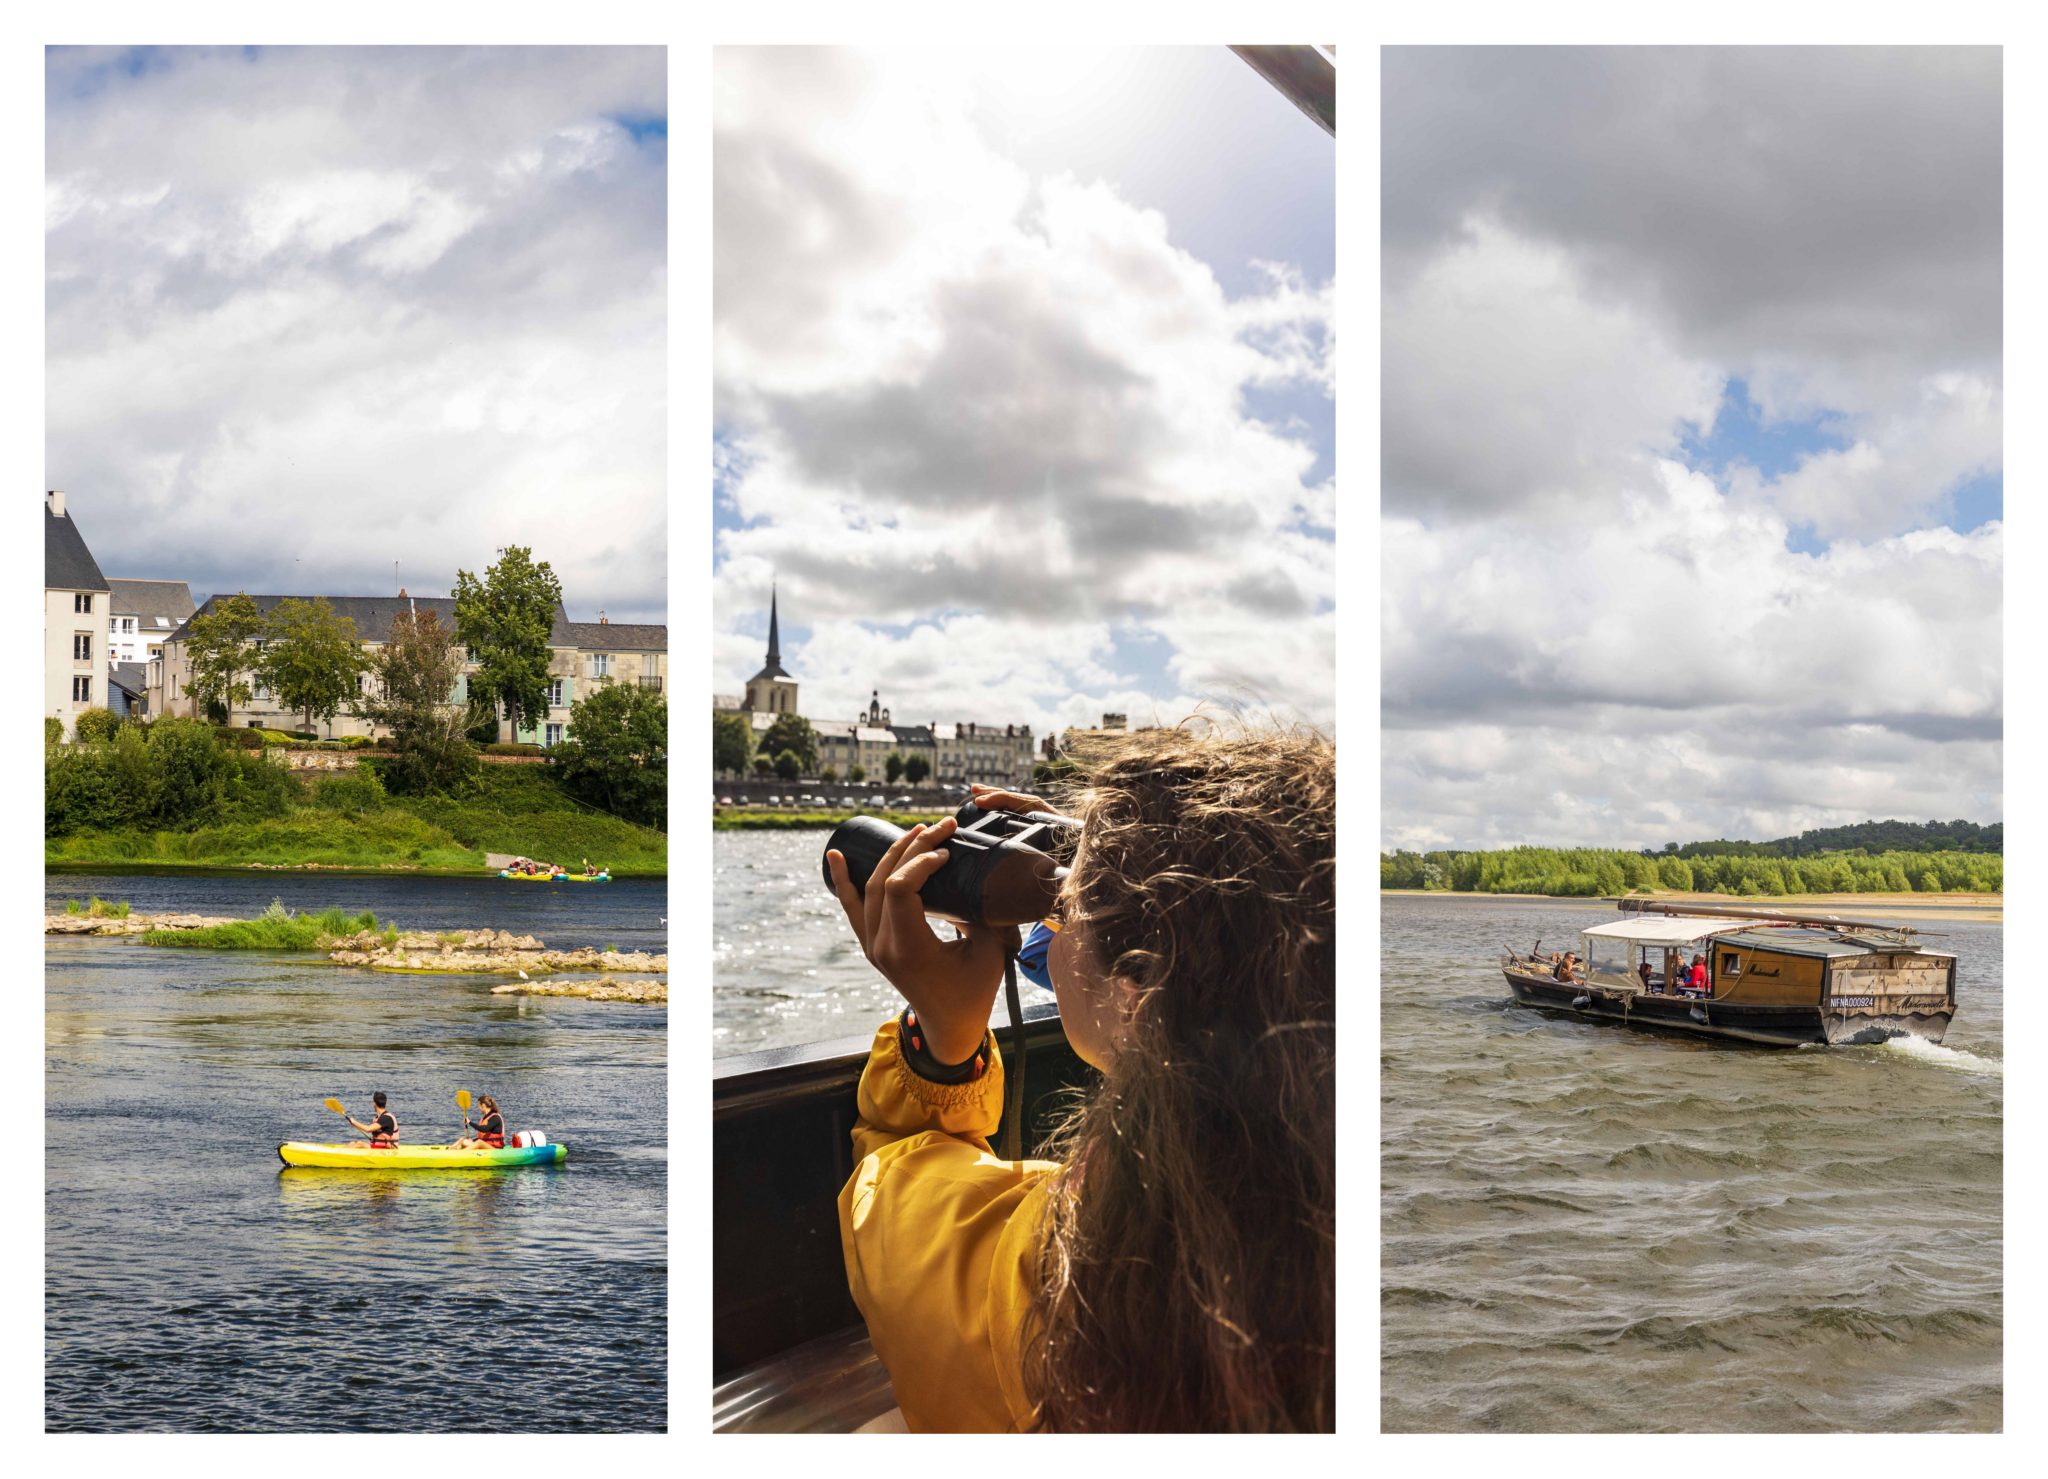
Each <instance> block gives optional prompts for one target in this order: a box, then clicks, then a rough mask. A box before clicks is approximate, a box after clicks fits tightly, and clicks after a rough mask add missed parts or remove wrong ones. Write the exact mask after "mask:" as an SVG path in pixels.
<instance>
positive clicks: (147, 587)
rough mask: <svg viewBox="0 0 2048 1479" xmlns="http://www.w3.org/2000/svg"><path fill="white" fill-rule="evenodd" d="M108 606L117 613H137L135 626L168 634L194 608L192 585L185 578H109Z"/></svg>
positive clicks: (142, 630) (146, 630) (139, 629)
mask: <svg viewBox="0 0 2048 1479" xmlns="http://www.w3.org/2000/svg"><path fill="white" fill-rule="evenodd" d="M107 589H108V591H109V592H111V593H112V594H111V599H110V600H109V601H108V603H107V604H108V605H109V606H110V607H111V608H112V609H113V612H114V614H115V615H116V616H133V617H135V618H136V619H137V620H136V627H135V629H136V630H137V631H138V632H141V633H143V634H144V635H147V636H158V637H161V636H167V635H169V633H170V632H171V630H172V629H173V628H175V627H176V626H178V625H179V623H181V622H183V621H184V620H185V618H186V617H188V616H190V615H191V614H192V611H193V606H192V587H191V586H189V585H187V584H185V582H184V581H182V580H118V579H117V580H109V581H108V582H107Z"/></svg>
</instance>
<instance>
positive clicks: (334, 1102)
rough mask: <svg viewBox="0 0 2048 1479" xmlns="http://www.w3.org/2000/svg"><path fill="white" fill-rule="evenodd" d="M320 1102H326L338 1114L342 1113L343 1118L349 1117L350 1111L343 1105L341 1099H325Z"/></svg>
mask: <svg viewBox="0 0 2048 1479" xmlns="http://www.w3.org/2000/svg"><path fill="white" fill-rule="evenodd" d="M320 1102H321V1103H323V1104H325V1105H326V1106H327V1107H328V1108H329V1109H331V1110H333V1111H334V1112H335V1113H336V1114H338V1115H340V1116H341V1117H342V1118H343V1119H347V1118H348V1111H347V1110H346V1109H343V1108H342V1107H341V1101H340V1100H339V1099H323V1100H321V1101H320Z"/></svg>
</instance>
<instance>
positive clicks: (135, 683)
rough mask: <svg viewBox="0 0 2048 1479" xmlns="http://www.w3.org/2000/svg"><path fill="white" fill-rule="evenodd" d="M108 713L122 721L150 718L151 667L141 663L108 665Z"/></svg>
mask: <svg viewBox="0 0 2048 1479" xmlns="http://www.w3.org/2000/svg"><path fill="white" fill-rule="evenodd" d="M107 711H108V712H109V713H111V714H113V715H114V716H115V717H116V718H120V719H147V718H148V717H149V667H148V664H146V663H139V662H110V663H108V664H107Z"/></svg>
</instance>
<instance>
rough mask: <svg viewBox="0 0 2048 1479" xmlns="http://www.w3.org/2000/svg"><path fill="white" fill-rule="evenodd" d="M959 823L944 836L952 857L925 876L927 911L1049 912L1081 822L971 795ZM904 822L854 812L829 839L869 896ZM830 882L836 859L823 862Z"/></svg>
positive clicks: (964, 919) (1026, 916)
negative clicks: (981, 801) (990, 805)
mask: <svg viewBox="0 0 2048 1479" xmlns="http://www.w3.org/2000/svg"><path fill="white" fill-rule="evenodd" d="M953 820H954V821H956V822H958V823H959V824H960V825H959V827H958V829H957V830H955V832H954V833H953V835H952V836H951V837H949V838H947V839H946V853H947V856H946V861H945V862H944V863H942V864H941V865H940V866H939V871H938V872H936V873H934V874H932V876H931V877H929V878H927V879H926V880H925V881H924V887H923V888H922V889H921V890H919V893H918V897H919V898H920V899H922V900H923V901H924V912H925V913H926V914H928V915H931V916H933V917H934V918H938V919H947V920H951V921H952V922H954V923H955V924H987V925H1004V924H1036V923H1037V922H1038V921H1039V920H1041V919H1043V918H1045V916H1046V915H1047V914H1048V913H1050V912H1051V910H1052V905H1053V900H1054V899H1055V898H1057V897H1058V895H1059V891H1060V880H1061V879H1063V878H1065V877H1066V876H1067V860H1068V859H1070V858H1072V857H1073V855H1074V844H1075V843H1076V842H1077V841H1078V840H1079V839H1080V835H1081V824H1080V823H1079V822H1078V821H1076V820H1075V819H1074V818H1072V817H1063V816H1061V815H1059V814H1058V813H1057V812H1050V811H1031V812H1017V811H984V810H983V809H982V808H981V807H980V805H978V804H977V803H975V802H973V801H970V802H968V803H967V804H966V805H965V806H963V807H961V808H960V810H959V811H958V812H957V813H955V815H954V818H953ZM902 836H903V828H901V827H898V826H895V825H894V824H892V823H889V822H885V821H883V820H882V819H881V818H880V817H852V818H849V819H848V820H846V821H844V822H841V823H840V824H839V825H838V827H837V828H835V829H834V830H833V833H832V837H831V840H830V841H828V842H827V843H826V844H825V849H826V851H827V852H830V851H833V850H835V849H836V850H837V851H838V853H839V855H840V856H841V857H843V858H845V859H846V872H847V876H848V877H849V878H851V879H852V880H853V887H854V890H855V891H856V892H857V893H859V894H860V896H861V897H862V898H866V897H867V892H868V880H869V879H870V878H872V877H873V876H874V872H875V867H876V865H877V864H879V863H880V862H881V861H882V854H884V853H886V852H887V851H888V850H889V849H890V848H891V847H893V846H894V845H895V844H896V842H897V840H898V839H899V838H901V837H902ZM820 866H821V867H822V868H823V870H824V874H825V887H826V888H828V889H829V888H831V887H832V865H831V864H830V863H823V862H821V864H820Z"/></svg>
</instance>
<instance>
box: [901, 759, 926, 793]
mask: <svg viewBox="0 0 2048 1479" xmlns="http://www.w3.org/2000/svg"><path fill="white" fill-rule="evenodd" d="M931 773H932V763H931V762H930V761H929V760H927V759H925V758H924V756H922V755H912V756H911V757H910V758H909V759H908V760H906V761H904V762H903V779H905V780H906V781H909V782H910V784H911V785H913V786H915V785H920V784H922V783H923V781H924V778H925V777H926V776H928V775H930V774H931Z"/></svg>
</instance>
